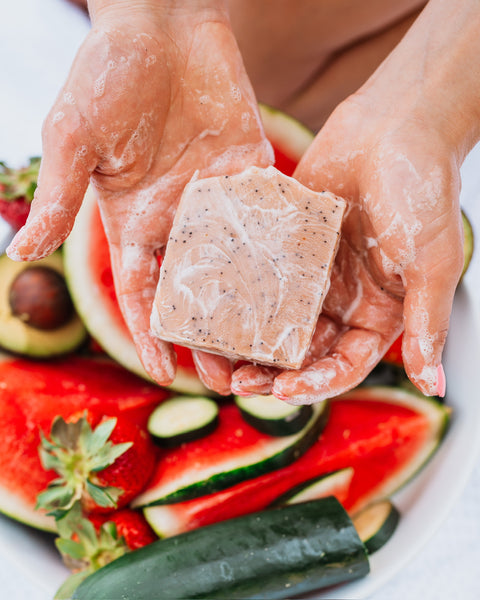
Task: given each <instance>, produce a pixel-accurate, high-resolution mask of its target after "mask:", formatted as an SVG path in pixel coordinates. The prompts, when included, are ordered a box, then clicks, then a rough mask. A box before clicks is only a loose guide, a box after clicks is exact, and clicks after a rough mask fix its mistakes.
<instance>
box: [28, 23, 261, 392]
mask: <svg viewBox="0 0 480 600" xmlns="http://www.w3.org/2000/svg"><path fill="white" fill-rule="evenodd" d="M181 25H182V26H181V27H180V28H179V31H176V32H175V33H174V32H172V31H170V30H168V29H165V30H160V31H159V30H155V31H154V30H153V28H151V27H150V28H149V27H148V26H147V27H143V28H142V29H140V31H142V32H143V33H138V31H139V29H138V28H137V27H132V26H131V25H129V26H125V25H122V26H121V27H120V28H116V29H115V30H114V31H113V30H108V31H105V30H101V31H98V30H93V31H92V32H91V34H90V35H89V36H88V38H87V40H86V41H85V43H84V45H83V46H82V48H81V50H80V52H79V54H78V56H77V59H76V62H75V63H74V66H73V69H72V72H71V74H70V76H69V79H68V81H67V82H66V84H65V87H64V89H63V90H62V93H61V94H60V96H59V98H58V100H57V102H56V104H55V106H54V107H53V109H52V111H51V113H50V115H49V117H48V118H47V120H46V124H45V128H44V157H43V163H44V166H43V168H42V172H41V176H40V181H39V187H38V192H37V198H36V200H35V202H34V205H33V207H32V213H31V218H30V220H29V222H28V224H27V227H26V231H25V232H24V234H23V235H24V239H23V244H22V246H21V248H20V250H19V255H20V256H21V258H23V259H29V258H30V259H31V258H32V257H33V258H38V257H39V256H41V255H42V254H46V253H49V252H50V251H51V250H52V249H53V247H57V246H58V245H59V244H60V243H61V242H62V241H63V239H64V238H65V237H66V235H67V234H68V232H69V230H70V228H71V226H72V224H73V219H74V216H75V214H76V212H77V210H78V208H79V205H80V203H81V201H82V198H83V194H84V191H85V188H86V185H87V184H88V181H89V178H90V175H91V177H92V182H93V183H94V185H95V188H96V192H97V196H98V200H99V205H100V209H101V213H102V218H103V221H104V224H105V230H106V234H107V238H108V241H109V246H110V252H111V258H112V267H113V272H114V279H115V284H116V289H117V295H118V298H119V303H120V306H121V309H122V312H123V314H124V316H125V319H126V321H127V324H128V326H129V328H130V330H131V332H132V334H133V337H134V340H135V343H136V346H137V350H138V352H139V354H140V358H141V359H142V362H143V364H144V366H145V368H146V369H147V371H148V372H149V373H150V374H151V375H152V376H153V377H154V378H155V379H157V380H158V381H159V382H161V383H168V382H169V381H171V379H172V378H173V375H174V360H175V359H174V355H173V351H172V349H171V346H170V345H169V344H166V343H164V342H162V341H160V340H157V339H155V338H154V337H153V336H152V335H151V334H150V331H149V330H150V326H149V318H150V312H151V308H152V303H153V298H154V293H155V287H156V283H157V278H158V264H157V260H156V256H155V255H156V253H157V252H158V251H161V250H162V248H163V247H164V246H165V244H166V242H167V239H168V234H169V230H170V227H171V223H172V219H173V215H174V212H175V208H176V205H177V203H178V201H179V197H180V194H181V191H182V190H183V188H184V186H185V184H186V183H187V182H188V181H189V180H190V179H191V177H192V176H193V175H194V173H195V172H197V171H198V172H199V176H201V177H203V176H209V175H216V174H220V173H227V172H237V171H241V170H243V169H244V168H245V167H246V166H248V165H251V164H257V165H259V166H266V165H268V164H269V163H270V162H271V149H270V146H269V144H268V142H266V140H265V138H264V135H263V131H262V128H261V126H260V122H259V116H258V112H257V107H256V103H255V100H254V96H253V93H252V91H251V89H250V86H249V84H248V80H247V78H246V75H245V74H244V72H243V68H242V62H241V58H240V55H239V53H238V50H237V47H236V44H235V41H234V38H233V35H232V34H231V32H230V30H229V28H228V26H226V25H225V24H224V23H221V22H202V23H192V24H191V27H189V26H187V25H189V23H185V22H182V23H181ZM171 38H174V39H175V41H176V43H175V44H174V43H172V40H171ZM207 65H208V66H207ZM220 364H221V363H220Z"/></svg>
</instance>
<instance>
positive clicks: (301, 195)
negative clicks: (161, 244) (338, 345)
mask: <svg viewBox="0 0 480 600" xmlns="http://www.w3.org/2000/svg"><path fill="white" fill-rule="evenodd" d="M344 210H345V202H344V201H343V200H342V199H341V198H338V197H337V196H334V195H333V194H331V193H329V192H321V193H317V192H313V191H312V190H309V189H308V188H306V187H305V186H303V185H302V184H300V183H299V182H298V181H296V180H295V179H293V178H291V177H288V176H286V175H283V174H282V173H280V171H278V170H277V169H275V168H274V167H268V168H267V169H260V168H257V167H251V168H249V169H247V170H246V171H244V172H243V173H240V174H239V175H233V176H228V175H226V176H222V177H212V178H208V179H202V180H197V181H192V182H191V183H189V184H188V185H187V186H186V188H185V190H184V193H183V195H182V198H181V201H180V204H179V206H178V209H177V213H176V215H175V219H174V223H173V227H172V231H171V234H170V238H169V241H168V244H167V248H166V252H165V256H164V259H163V263H162V267H161V271H160V279H159V284H158V288H157V293H156V297H155V303H154V308H153V312H152V318H151V324H152V329H153V331H154V333H155V334H156V335H157V336H158V337H160V338H162V339H164V340H168V341H171V342H175V343H177V344H180V345H183V346H188V347H190V348H197V349H200V350H205V351H208V352H215V353H218V354H222V355H225V356H228V357H231V358H244V359H247V360H249V361H252V362H256V363H261V364H269V365H275V366H279V367H283V368H293V369H297V368H299V367H300V366H301V365H302V362H303V360H304V357H305V354H306V352H307V349H308V347H309V344H310V341H311V338H312V335H313V331H314V328H315V324H316V321H317V319H318V315H319V313H320V311H321V308H322V303H323V299H324V297H325V295H326V292H327V291H328V287H329V277H330V272H331V269H332V265H333V261H334V258H335V253H336V249H337V246H338V241H339V237H340V227H341V223H342V217H343V213H344Z"/></svg>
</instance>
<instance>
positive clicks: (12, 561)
mask: <svg viewBox="0 0 480 600" xmlns="http://www.w3.org/2000/svg"><path fill="white" fill-rule="evenodd" d="M1 7H2V25H3V27H2V35H1V36H0V54H1V56H2V57H3V60H2V67H1V86H0V160H7V161H9V162H11V163H14V164H15V163H16V164H21V163H22V162H23V161H24V160H25V159H26V158H27V157H28V156H31V155H34V154H40V153H41V143H40V128H41V122H42V120H43V118H44V117H45V115H46V113H47V111H48V110H49V108H50V105H51V103H52V102H53V99H54V98H55V96H56V93H57V91H58V88H59V86H60V84H61V83H62V81H63V80H64V79H65V77H66V74H67V72H68V69H69V66H70V64H71V61H72V59H73V56H74V55H75V52H76V50H77V48H78V46H79V45H80V43H81V41H82V39H83V36H84V35H85V34H86V32H87V31H88V27H89V25H88V21H87V20H86V18H85V17H84V16H83V14H82V13H81V12H80V11H78V10H77V9H76V8H74V7H72V6H70V5H68V4H67V3H66V2H65V1H64V0H41V1H39V0H1ZM479 165H480V148H478V147H477V148H476V149H475V151H474V152H473V153H472V154H471V155H470V156H469V157H468V159H467V161H466V163H465V165H464V167H463V191H462V205H463V206H464V208H465V210H466V212H467V214H468V215H469V217H470V219H471V220H472V221H473V222H474V226H475V229H476V234H477V239H478V240H480V169H479ZM5 231H6V230H5V228H2V227H1V226H0V244H1V239H2V236H4V235H5ZM479 291H480V251H479V252H478V253H477V254H476V255H475V257H474V261H473V263H472V267H471V269H470V271H469V273H468V274H467V278H466V280H465V285H464V289H463V290H461V291H460V293H459V295H458V297H457V300H456V306H455V312H454V315H453V320H452V333H451V335H450V336H449V347H448V349H447V365H446V366H447V385H448V388H447V396H448V399H449V403H451V404H452V405H453V406H454V409H455V418H454V422H453V426H452V429H451V431H450V433H449V435H448V437H447V439H446V441H445V443H444V445H443V446H442V448H441V451H440V453H439V454H438V455H437V456H436V457H435V459H434V461H433V462H432V463H431V464H430V465H429V467H428V469H427V470H426V471H425V472H424V473H422V474H421V477H420V478H419V479H418V480H416V481H415V482H414V485H412V486H409V487H408V488H407V490H405V492H403V493H402V494H400V495H399V497H398V503H399V506H400V508H401V509H403V510H404V518H403V520H402V523H401V526H400V527H399V529H398V530H397V533H396V534H395V538H394V539H393V540H392V542H391V543H390V544H389V545H388V546H386V547H385V548H384V549H383V550H382V551H381V552H380V553H378V554H377V555H376V556H374V557H373V560H372V574H371V576H369V577H368V578H366V579H365V580H363V581H361V582H359V583H358V584H355V585H352V586H349V587H344V588H342V590H338V595H336V596H335V597H337V598H345V599H346V598H364V599H367V598H368V600H385V599H388V600H397V599H398V600H400V599H401V600H404V599H408V600H417V599H418V600H430V599H432V600H433V599H435V600H447V599H448V600H451V598H459V599H461V600H477V599H478V598H479V597H480V578H479V575H478V564H479V562H480V460H479V459H478V458H477V456H478V452H477V446H478V445H479V444H480V416H479V413H480V397H479V396H478V393H477V391H476V390H477V383H476V381H475V376H476V374H477V373H476V370H477V369H478V368H479V367H480V359H479V358H478V356H479V354H478V353H479V345H478V339H479V336H480V329H479V325H478V320H477V321H476V322H475V320H473V321H472V315H473V314H474V313H476V314H477V315H478V312H479V310H480V293H479ZM64 575H65V570H64V569H63V567H62V566H61V564H60V562H59V560H58V559H57V555H56V551H55V549H54V547H53V543H52V542H51V541H50V540H48V541H47V540H45V538H44V537H43V536H40V535H37V534H36V532H31V531H30V530H27V529H26V528H23V527H22V526H20V525H18V524H17V523H14V522H12V521H9V520H8V519H6V518H0V590H1V593H0V595H1V597H2V598H15V600H27V599H28V600H49V599H50V598H52V595H53V591H54V590H55V589H56V587H57V585H58V584H59V583H60V582H61V581H62V579H63V577H64ZM379 586H380V587H379ZM374 588H375V589H374ZM328 597H329V598H333V597H334V595H333V594H330V595H329V596H328Z"/></svg>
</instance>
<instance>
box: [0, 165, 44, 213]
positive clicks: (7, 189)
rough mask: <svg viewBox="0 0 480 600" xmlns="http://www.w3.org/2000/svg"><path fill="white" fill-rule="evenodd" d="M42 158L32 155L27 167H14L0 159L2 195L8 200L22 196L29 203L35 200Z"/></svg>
mask: <svg viewBox="0 0 480 600" xmlns="http://www.w3.org/2000/svg"><path fill="white" fill-rule="evenodd" d="M39 169H40V158H39V157H38V156H35V157H32V158H30V160H29V163H28V165H27V166H26V167H23V168H21V169H13V168H11V167H8V166H7V165H6V164H5V163H4V162H1V161H0V186H1V194H0V195H1V197H2V198H3V199H5V200H7V201H12V200H17V199H18V198H22V199H23V200H24V201H25V202H26V203H27V204H30V202H31V201H32V200H33V195H34V193H35V190H36V188H37V179H38V171H39Z"/></svg>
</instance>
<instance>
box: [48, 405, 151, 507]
mask: <svg viewBox="0 0 480 600" xmlns="http://www.w3.org/2000/svg"><path fill="white" fill-rule="evenodd" d="M88 418H90V419H91V416H90V415H89V416H88V417H82V418H80V419H79V420H77V421H75V422H66V421H65V420H64V419H63V418H62V417H57V418H56V419H55V420H54V422H53V425H52V429H51V432H50V439H48V438H47V437H45V436H44V435H42V443H41V448H40V457H41V460H42V463H43V466H44V467H45V469H52V470H54V471H55V472H56V473H57V474H58V476H59V477H57V478H56V479H54V480H53V481H52V482H51V483H50V485H49V486H48V488H47V490H46V491H44V492H42V493H41V494H40V495H39V496H38V507H41V508H44V509H46V510H48V511H50V512H51V513H52V514H54V515H56V516H57V517H58V516H59V515H61V514H63V513H65V512H66V511H69V510H70V509H71V508H72V506H73V505H74V504H75V503H76V502H80V504H81V506H82V510H83V511H84V512H87V513H108V512H112V510H113V509H115V508H117V507H123V506H126V505H127V504H128V503H129V502H130V501H131V500H132V499H133V498H134V497H135V496H137V495H138V494H139V493H140V491H141V490H142V489H143V488H144V487H145V486H146V484H147V483H148V480H149V479H150V477H151V475H152V473H153V470H154V467H155V463H156V457H157V449H156V448H155V445H154V444H153V442H152V441H151V439H150V436H149V435H148V433H147V432H146V431H145V430H144V429H142V428H140V427H139V426H138V425H136V424H135V423H132V422H131V421H129V420H128V419H126V418H122V417H115V418H108V417H104V418H103V419H102V420H100V422H99V423H98V424H97V423H95V425H96V426H95V429H92V426H91V424H90V423H89V422H88Z"/></svg>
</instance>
